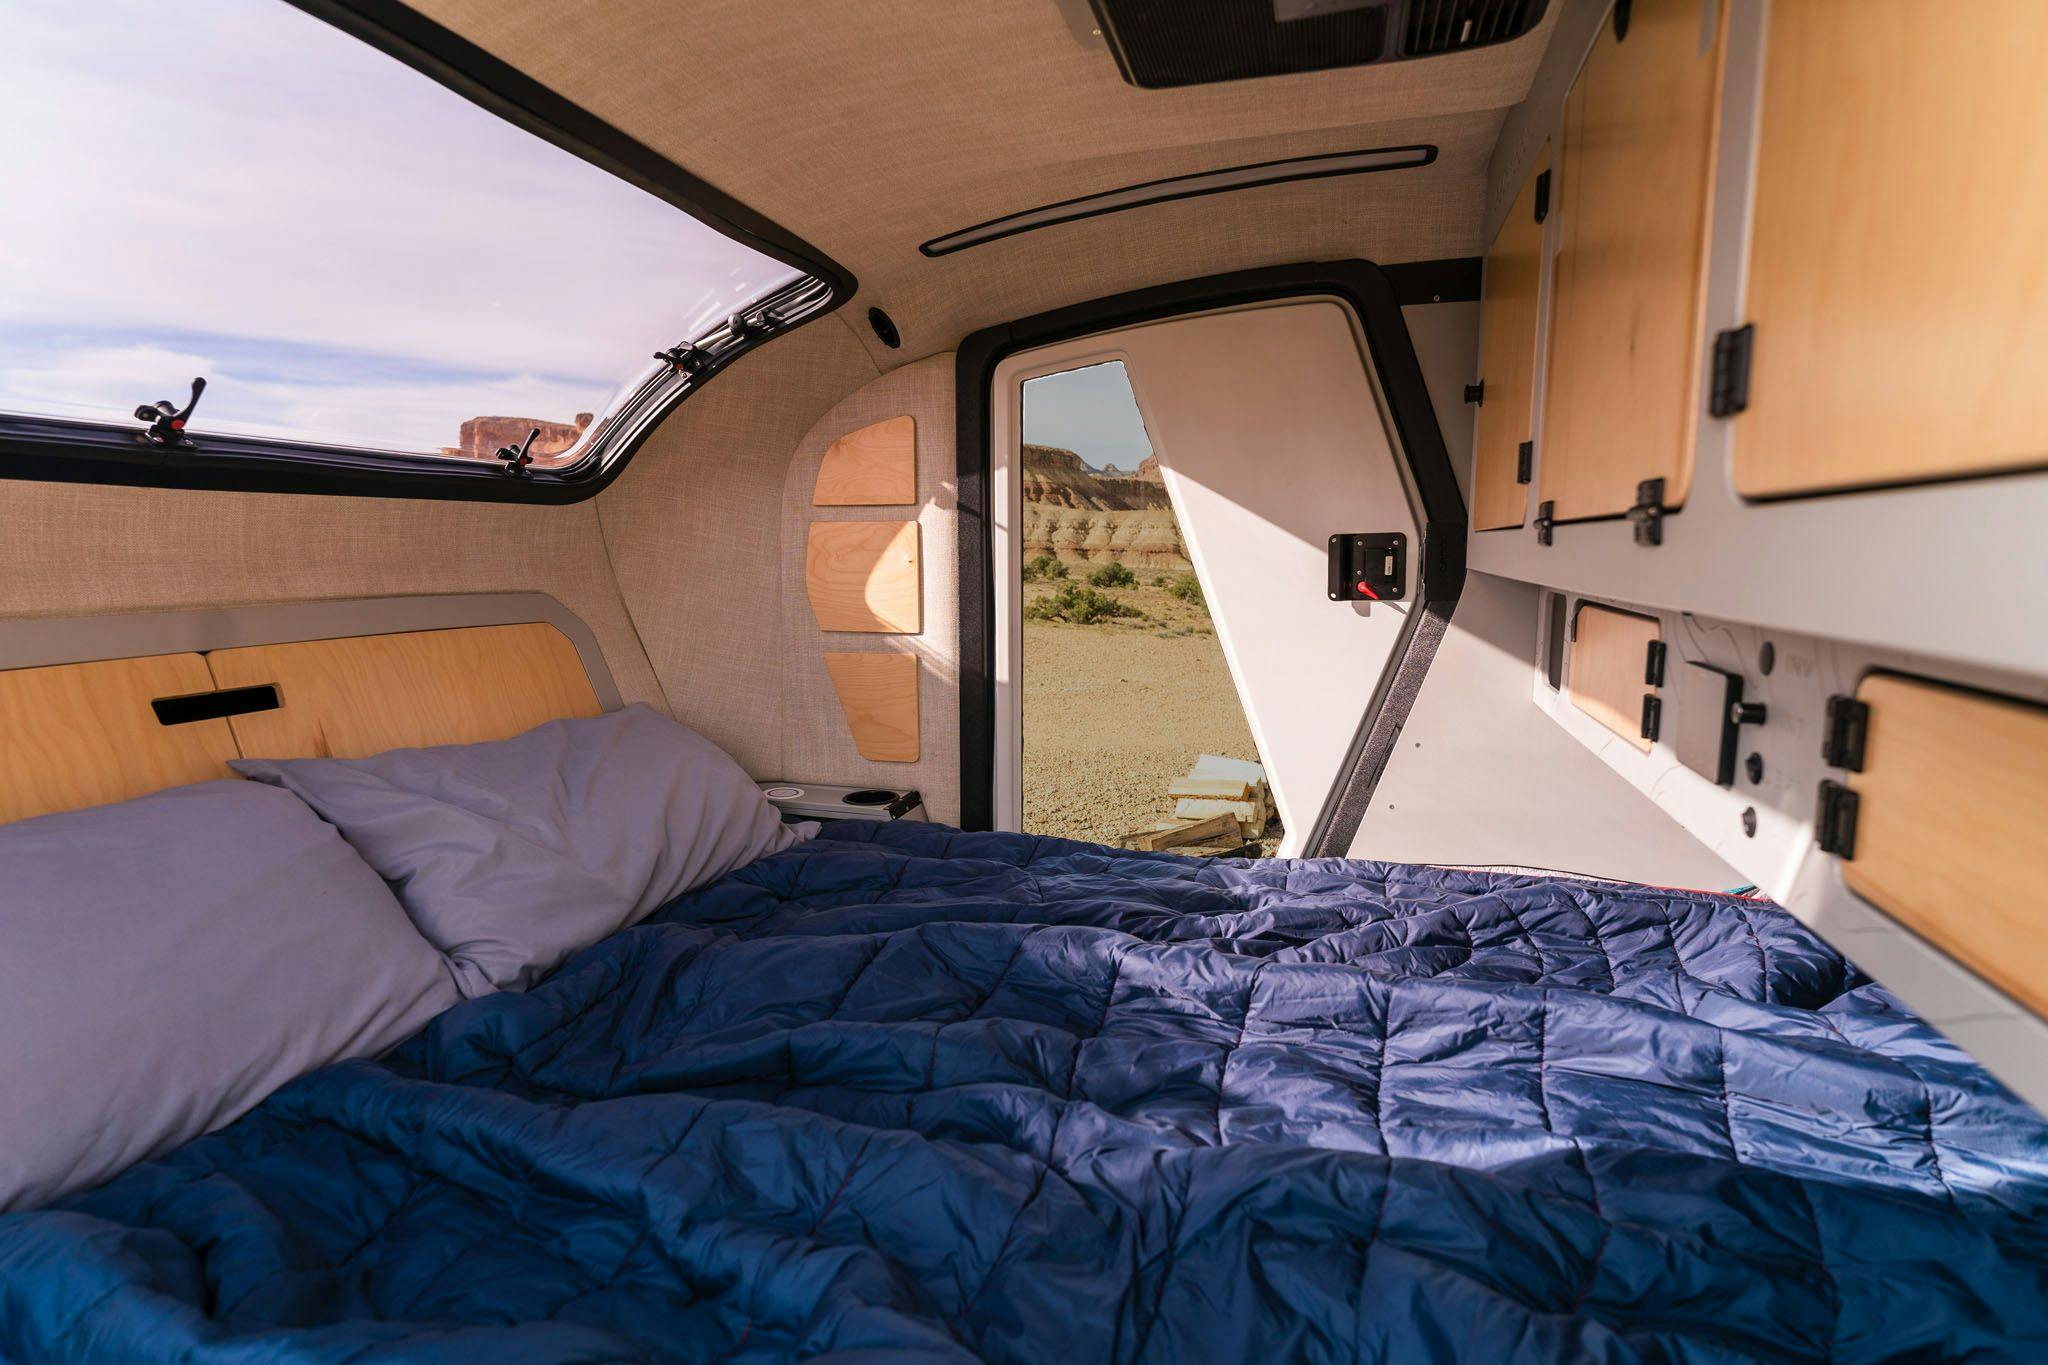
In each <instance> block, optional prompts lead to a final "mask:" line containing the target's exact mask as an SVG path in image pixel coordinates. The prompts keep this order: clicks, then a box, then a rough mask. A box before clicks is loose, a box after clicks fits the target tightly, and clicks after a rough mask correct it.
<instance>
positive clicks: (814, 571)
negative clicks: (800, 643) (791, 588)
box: [804, 521, 924, 635]
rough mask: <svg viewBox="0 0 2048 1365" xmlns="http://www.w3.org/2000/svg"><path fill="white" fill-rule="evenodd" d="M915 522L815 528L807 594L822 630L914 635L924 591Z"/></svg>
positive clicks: (815, 524) (813, 525)
mask: <svg viewBox="0 0 2048 1365" xmlns="http://www.w3.org/2000/svg"><path fill="white" fill-rule="evenodd" d="M918 544H919V542H918V528H917V523H916V522H914V521H817V522H812V523H811V533H810V544H809V549H808V551H807V553H806V556H805V561H804V588H805V591H806V592H807V593H809V595H810V599H811V613H812V614H813V615H814V616H815V617H817V621H818V629H820V630H846V631H864V632H880V633H884V634H892V635H915V634H917V632H918V631H920V630H922V629H923V628H924V591H923V586H924V585H923V581H922V577H921V574H920V571H919V563H918Z"/></svg>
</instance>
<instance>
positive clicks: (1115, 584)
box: [1088, 562, 1138, 588]
mask: <svg viewBox="0 0 2048 1365" xmlns="http://www.w3.org/2000/svg"><path fill="white" fill-rule="evenodd" d="M1137 582H1138V576H1137V575H1136V574H1134V573H1132V572H1131V571H1130V570H1129V569H1126V568H1125V567H1124V566H1123V565H1121V564H1117V563H1114V562H1112V563H1108V564H1105V565H1103V566H1102V567H1101V568H1099V569H1097V570H1096V571H1095V572H1094V573H1092V574H1089V575H1088V585H1089V586H1090V587H1094V588H1130V587H1135V586H1137Z"/></svg>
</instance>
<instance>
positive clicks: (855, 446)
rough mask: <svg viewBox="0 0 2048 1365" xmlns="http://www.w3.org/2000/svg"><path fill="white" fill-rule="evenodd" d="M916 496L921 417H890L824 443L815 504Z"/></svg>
mask: <svg viewBox="0 0 2048 1365" xmlns="http://www.w3.org/2000/svg"><path fill="white" fill-rule="evenodd" d="M916 501H917V419H916V418H915V417H891V418H889V419H888V420H887V421H882V422H875V423H872V424H870V425H868V426H864V427H862V428H861V429H860V430H858V431H850V432H848V433H847V434H846V435H844V436H841V437H840V438H839V439H838V440H836V441H834V442H833V443H832V444H831V445H829V446H827V447H825V458H824V460H823V461H822V462H821V463H820V464H819V465H818V481H817V483H816V484H815V485H813V486H812V490H811V505H812V506H813V507H887V506H894V505H896V504H899V503H911V502H916Z"/></svg>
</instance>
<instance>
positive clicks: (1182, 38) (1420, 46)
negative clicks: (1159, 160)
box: [1089, 0, 1546, 90]
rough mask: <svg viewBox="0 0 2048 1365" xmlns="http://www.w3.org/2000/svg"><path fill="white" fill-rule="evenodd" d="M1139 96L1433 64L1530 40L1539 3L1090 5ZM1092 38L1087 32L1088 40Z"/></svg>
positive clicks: (1098, 0)
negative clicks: (1378, 65)
mask: <svg viewBox="0 0 2048 1365" xmlns="http://www.w3.org/2000/svg"><path fill="white" fill-rule="evenodd" d="M1089 3H1091V4H1092V5H1093V7H1094V10H1095V17H1096V27H1097V28H1099V29H1100V31H1101V39H1102V41H1103V42H1106V43H1107V44H1108V45H1109V50H1110V52H1111V53H1113V54H1114V55H1115V57H1116V64H1117V69H1118V70H1119V71H1121V72H1122V73H1123V77H1124V79H1125V80H1127V81H1129V82H1130V83H1131V84H1132V85H1136V86H1140V87H1142V88H1144V89H1147V90H1164V89H1172V88H1174V87H1177V86H1186V85H1208V84H1211V83H1213V82H1216V81H1237V80H1245V79H1248V78H1250V77H1254V76H1285V75H1292V74H1294V73H1297V72H1303V71H1328V70H1331V69H1334V68H1338V67H1347V66H1369V65H1371V64H1373V63H1375V62H1388V61H1399V60H1400V59H1402V58H1404V57H1423V56H1433V55H1435V54H1437V53H1441V52H1456V51H1460V50H1462V49H1464V48H1468V47H1482V46H1485V45H1486V44H1488V43H1499V42H1506V41H1507V40H1508V39H1510V38H1519V37H1520V36H1521V35H1522V34H1524V33H1526V32H1528V31H1529V30H1530V29H1531V28H1532V27H1534V26H1535V23H1536V21H1537V20H1538V19H1540V18H1542V17H1543V9H1544V5H1545V3H1546V0H1089ZM1091 36H1093V35H1092V32H1091Z"/></svg>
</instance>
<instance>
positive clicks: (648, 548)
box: [596, 310, 950, 781]
mask: <svg viewBox="0 0 2048 1365" xmlns="http://www.w3.org/2000/svg"><path fill="white" fill-rule="evenodd" d="M875 376H876V369H875V365H874V362H873V361H871V360H870V359H869V358H868V355H867V352H866V351H865V349H863V348H862V346H861V345H860V343H859V342H858V341H856V340H855V339H854V336H853V333H852V332H851V331H850V330H849V328H848V326H847V324H846V322H845V320H844V312H843V310H842V313H841V314H840V315H839V316H836V317H831V318H824V319H821V320H820V321H818V322H817V323H815V324H814V325H812V326H809V327H804V328H801V329H799V330H798V331H795V332H792V333H790V334H788V335H787V336H784V337H780V338H777V339H776V340H774V341H771V342H769V343H768V344H767V345H765V346H763V347H761V348H760V349H759V350H757V351H753V352H750V353H749V354H747V355H745V356H743V357H741V358H740V360H739V361H738V362H736V363H735V364H734V365H733V366H732V367H731V368H730V369H728V370H726V371H725V372H724V373H722V374H720V375H719V376H718V378H717V379H715V380H714V381H713V382H711V383H710V384H708V385H706V386H705V387H704V389H703V391H702V392H700V393H698V394H696V395H695V396H693V397H692V398H691V399H690V400H689V401H688V402H686V403H684V404H683V405H682V406H681V407H679V408H677V409H676V410H675V411H674V412H673V413H671V414H670V415H669V417H668V419H667V420H666V421H664V422H663V423H662V424H661V425H660V426H659V427H657V428H656V429H655V431H654V434H653V435H652V436H650V437H649V438H648V440H647V443H646V445H644V446H643V447H642V448H641V449H640V452H639V453H638V454H637V455H635V456H634V457H633V462H632V463H631V464H630V465H628V466H627V467H626V471H625V473H624V474H622V475H620V476H619V479H618V481H617V482H616V483H614V484H613V485H612V486H611V487H610V488H608V489H606V490H605V491H604V492H603V493H602V494H600V495H599V496H598V498H597V500H596V501H597V504H598V506H599V507H600V508H601V509H602V517H603V524H604V533H605V534H604V541H605V544H606V546H607V547H608V550H609V553H610V555H611V565H612V569H613V572H614V574H615V575H616V577H617V580H618V585H619V589H620V591H621V593H622V594H623V596H624V599H625V601H626V604H627V606H628V608H629V609H630V614H631V619H632V622H633V624H634V627H635V628H636V629H637V630H638V632H639V636H640V639H641V641H642V643H643V644H644V645H645V647H646V652H647V658H648V660H649V662H650V663H651V664H652V666H653V670H654V672H655V674H656V675H657V676H658V677H659V679H660V688H661V690H662V691H663V692H664V693H665V694H666V695H667V697H668V700H669V705H670V709H671V712H672V714H673V715H674V716H675V717H676V718H677V719H678V720H681V721H683V722H684V723H685V724H688V725H690V726H692V727H693V728H695V729H696V730H698V731H699V732H700V733H702V734H703V735H704V736H705V737H706V738H708V739H710V740H711V741H712V742H714V743H716V744H717V745H719V746H720V747H721V748H723V749H724V750H725V751H726V752H727V753H729V754H731V755H732V756H733V757H734V759H736V760H737V761H738V762H739V764H740V766H741V767H743V768H745V769H746V770H747V771H748V772H750V773H752V774H753V775H754V776H755V777H757V778H772V777H789V776H803V777H809V778H815V779H817V780H820V781H823V780H826V779H827V777H828V775H827V774H824V773H796V772H793V771H791V770H790V769H788V768H787V767H786V765H785V762H784V737H783V734H782V728H783V693H784V688H785V687H786V686H787V679H786V676H785V675H786V672H787V669H786V666H785V659H784V654H785V652H786V650H785V640H784V632H783V624H782V622H783V603H782V594H783V592H784V591H785V586H784V580H783V565H784V546H783V542H782V537H783V532H784V527H783V491H784V484H785V481H786V476H787V473H788V470H789V466H790V457H791V455H792V453H793V452H794V451H795V450H796V448H797V444H798V442H799V441H801V440H803V439H804V436H805V433H806V432H808V431H809V430H810V429H811V427H812V426H813V425H814V424H815V423H816V422H817V421H818V419H819V418H820V417H822V416H823V415H824V414H825V412H826V410H827V409H829V408H830V407H831V406H832V405H833V404H834V403H836V402H838V401H839V400H840V399H841V398H843V397H845V396H846V395H847V394H849V393H851V392H853V391H854V390H855V389H858V388H859V387H860V386H861V385H863V384H865V383H868V382H870V381H872V380H873V379H874V378H875ZM888 415H891V416H893V415H895V414H893V413H891V414H888ZM920 418H921V414H920ZM949 419H950V414H949ZM919 427H920V436H921V437H922V435H923V427H924V423H923V421H922V420H920V422H919ZM835 434H836V433H835ZM803 500H804V501H805V502H809V500H810V493H809V486H808V485H806V486H805V490H804V497H803ZM799 544H800V542H799ZM795 553H796V556H797V559H796V562H797V564H798V566H799V567H798V572H799V573H801V564H802V551H801V549H800V548H799V549H798V550H797V551H796V552H795ZM796 594H797V601H798V603H799V605H801V603H802V584H801V582H800V581H799V583H798V584H797V585H796ZM806 610H808V609H806ZM819 668H820V669H821V670H822V668H823V665H822V663H821V664H820V665H819ZM810 701H811V702H812V703H813V704H814V709H816V710H818V711H820V713H821V714H824V715H826V716H827V717H828V718H829V719H830V720H831V721H832V723H834V724H842V722H841V721H840V718H839V703H838V702H837V701H836V700H835V699H834V696H833V694H832V692H831V691H830V689H829V686H827V689H826V690H825V691H823V692H821V693H817V694H815V695H813V696H812V697H811V698H810Z"/></svg>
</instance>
